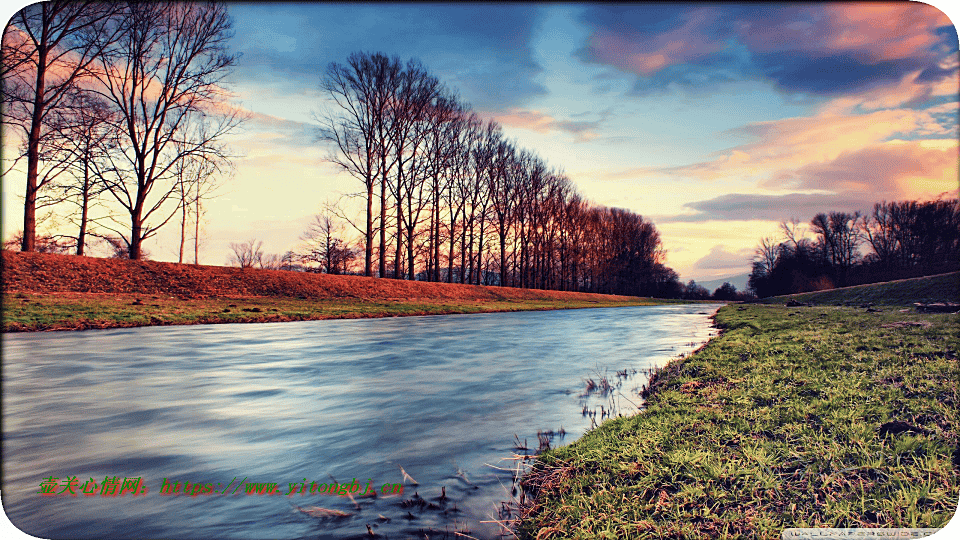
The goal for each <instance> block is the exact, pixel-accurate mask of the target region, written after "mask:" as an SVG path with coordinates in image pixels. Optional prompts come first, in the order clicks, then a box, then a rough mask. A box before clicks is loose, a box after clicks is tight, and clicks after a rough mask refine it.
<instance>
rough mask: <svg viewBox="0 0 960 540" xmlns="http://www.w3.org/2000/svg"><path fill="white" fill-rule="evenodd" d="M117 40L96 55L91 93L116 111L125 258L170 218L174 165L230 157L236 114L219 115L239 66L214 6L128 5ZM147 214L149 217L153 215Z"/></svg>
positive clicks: (222, 10) (223, 12)
mask: <svg viewBox="0 0 960 540" xmlns="http://www.w3.org/2000/svg"><path fill="white" fill-rule="evenodd" d="M117 25H118V29H117V35H118V38H117V39H116V40H114V41H113V42H111V43H105V44H104V46H103V50H102V54H100V55H99V56H98V57H97V63H98V66H97V67H98V69H97V70H96V72H95V76H96V78H97V80H98V83H99V84H97V85H96V86H95V87H94V90H95V91H96V92H97V93H99V94H100V96H101V97H102V98H103V99H104V100H106V101H107V102H108V103H110V105H111V106H112V107H113V108H114V109H115V112H116V115H117V118H118V120H117V122H116V125H115V129H116V130H117V131H118V133H119V137H118V145H117V151H116V152H114V153H113V154H112V158H113V161H112V167H111V170H112V171H114V174H113V175H112V176H111V177H110V178H109V179H108V181H107V186H108V189H109V191H110V193H111V194H112V195H113V197H114V198H115V199H116V200H117V202H119V204H120V205H121V206H122V207H123V208H124V209H125V210H126V212H127V214H128V215H129V227H130V228H129V231H128V232H127V233H126V234H124V233H121V232H120V231H115V232H118V233H119V234H121V236H122V238H123V240H124V242H125V243H126V245H127V248H128V250H129V256H130V258H131V259H139V258H140V257H141V253H142V251H141V249H142V248H141V246H142V243H143V241H144V240H145V239H147V238H149V237H151V236H153V235H154V234H156V232H157V231H158V230H159V229H160V228H161V227H163V225H165V224H166V223H167V222H168V221H170V219H171V218H172V217H173V216H174V215H175V214H176V211H177V209H179V204H176V203H178V202H179V201H177V197H176V196H177V193H178V184H177V181H176V180H177V179H176V174H175V172H176V167H177V166H178V164H180V163H181V161H183V160H187V159H191V158H193V157H195V156H198V155H204V156H217V157H218V158H221V159H227V158H228V155H227V152H226V150H225V148H224V147H223V146H222V139H223V137H224V136H225V135H226V134H228V133H230V132H231V131H233V130H234V128H236V127H237V126H238V125H239V123H240V121H241V120H242V117H241V116H240V115H238V114H237V113H236V112H235V111H231V110H229V109H228V110H227V112H219V111H222V110H223V108H224V100H225V98H226V95H225V92H224V89H223V86H222V83H223V80H224V78H225V77H226V75H227V74H228V72H229V68H230V67H231V66H233V65H234V63H235V62H236V56H234V55H232V54H230V53H229V52H228V48H227V40H228V38H229V37H230V35H231V32H230V28H231V20H230V17H229V15H228V13H227V8H226V6H224V5H222V4H216V3H188V2H129V3H125V4H123V5H122V7H121V11H120V16H119V17H118V18H117ZM151 218H153V219H151Z"/></svg>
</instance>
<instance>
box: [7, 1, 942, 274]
mask: <svg viewBox="0 0 960 540" xmlns="http://www.w3.org/2000/svg"><path fill="white" fill-rule="evenodd" d="M230 12H231V14H232V16H233V17H234V29H235V36H234V38H233V40H232V43H233V47H234V49H235V51H236V52H239V53H240V54H241V57H240V60H239V64H238V66H237V68H236V69H235V70H234V72H233V74H232V75H231V77H230V82H231V84H230V87H229V89H230V90H231V91H232V92H233V93H234V94H235V96H234V103H235V104H237V105H239V106H240V107H242V108H243V109H245V110H246V111H248V112H249V114H250V120H249V121H248V122H247V123H246V125H245V126H244V129H243V131H242V132H241V133H238V134H236V135H235V136H234V137H233V138H232V140H231V144H232V145H233V147H234V148H235V149H236V151H237V153H238V154H239V155H240V156H241V157H239V158H237V159H236V160H235V174H234V176H233V178H232V179H230V180H229V181H225V182H224V183H223V186H222V187H221V189H220V195H219V196H218V198H217V199H216V200H214V201H212V202H211V204H210V206H209V213H208V215H207V222H206V224H205V229H206V240H205V247H204V256H203V259H205V260H201V262H206V263H208V264H224V263H226V259H227V256H228V252H229V250H228V245H229V243H230V242H233V241H243V240H246V239H249V238H253V237H257V238H259V239H261V240H263V241H264V248H265V250H266V251H268V252H274V253H282V252H284V251H286V250H288V249H296V247H297V243H298V235H299V234H300V232H301V231H303V230H304V228H305V227H306V224H307V222H308V221H309V219H310V216H311V214H313V213H315V212H317V211H318V209H319V208H320V205H321V204H322V203H323V202H325V201H333V200H336V199H338V198H339V197H341V196H343V195H348V194H351V193H355V192H357V191H359V188H360V184H359V183H358V182H357V181H355V180H353V179H351V178H349V177H347V176H346V175H340V174H337V172H336V171H335V170H334V169H333V167H331V166H330V165H329V164H327V163H325V162H324V156H325V155H326V153H327V150H326V149H325V148H323V147H322V146H321V145H320V144H319V143H317V142H316V138H315V133H316V130H315V125H314V124H315V123H314V121H313V115H314V113H316V112H317V111H319V110H321V109H322V108H323V107H324V106H325V99H324V96H323V94H322V93H321V91H320V90H319V80H320V76H321V74H322V73H323V71H324V69H325V68H326V66H327V65H328V64H329V63H330V62H343V61H344V60H345V59H346V58H347V56H348V55H349V54H350V53H351V52H354V51H369V52H384V53H387V54H389V55H398V56H399V57H401V58H402V59H408V58H418V59H420V60H421V61H422V62H423V63H424V64H425V65H426V66H427V67H428V68H429V69H430V70H431V72H432V73H433V74H435V75H436V76H438V77H439V78H440V79H441V80H442V81H443V82H445V83H446V84H447V85H448V86H449V87H450V88H451V89H453V90H455V91H456V92H457V93H458V94H459V95H460V97H461V98H462V99H463V101H465V102H468V103H470V104H472V106H473V109H474V110H475V111H477V112H478V113H479V114H480V115H481V116H483V117H486V118H494V119H496V120H498V121H499V122H500V123H501V124H503V125H504V127H505V131H506V133H507V135H508V136H509V137H512V138H514V139H515V140H516V141H517V144H518V146H520V147H523V148H527V149H530V150H534V151H535V152H537V153H538V154H539V155H540V156H542V157H543V158H545V159H546V160H547V161H548V163H549V164H550V165H552V166H555V167H558V168H562V169H563V170H564V171H565V172H566V173H567V174H568V175H569V176H570V178H571V179H572V180H573V181H574V183H575V184H576V185H577V186H578V188H579V190H580V192H581V193H582V194H583V195H584V196H585V197H586V198H588V199H590V200H592V201H594V202H596V203H598V204H603V205H608V206H617V207H623V208H628V209H630V210H633V211H635V212H638V213H640V214H642V215H644V216H646V217H649V218H651V219H652V220H653V221H654V223H655V224H656V225H657V227H658V229H659V230H660V232H661V235H662V238H663V241H664V244H665V247H666V249H667V259H668V260H667V264H668V265H669V266H671V267H673V268H674V269H676V270H677V271H679V272H680V274H681V278H682V279H683V280H684V281H686V280H688V279H691V278H693V279H698V280H710V279H715V278H718V277H723V276H727V275H733V274H740V273H745V272H747V271H749V267H750V258H751V255H752V251H753V248H754V247H755V246H756V244H757V243H758V241H759V239H760V238H761V237H762V236H769V235H775V234H776V231H777V224H778V222H780V221H784V220H789V219H791V218H798V219H800V220H802V221H809V220H810V219H811V218H812V217H813V215H814V214H815V213H817V212H820V211H828V210H868V209H869V208H870V207H871V206H872V204H873V203H874V202H877V201H880V200H895V199H903V198H929V197H934V196H936V195H938V194H940V193H943V192H952V193H953V194H954V195H955V194H956V189H957V175H958V162H957V155H958V150H957V139H958V134H957V112H958V103H957V101H958V98H957V95H958V71H957V70H958V53H957V36H956V31H955V28H954V26H953V23H952V22H951V21H950V19H949V18H948V17H947V16H946V15H945V14H943V13H942V12H941V11H940V10H939V9H937V8H934V7H930V6H928V5H925V4H920V3H895V4H881V3H864V4H856V3H847V4H782V3H780V4H746V5H734V4H717V5H711V4H702V3H698V4H690V5H685V4H675V3H671V4H662V5H653V4H625V5H577V4H557V5H550V4H517V5H514V4H449V5H447V4H403V5H394V4H380V3H376V4H360V5H355V4H341V3H337V4H309V3H305V4H288V3H286V4H285V3H261V4H253V3H238V4H230ZM951 15H953V14H951ZM20 186H22V181H18V180H17V179H16V178H14V177H13V176H11V177H10V178H5V179H4V186H3V189H4V203H5V205H7V206H6V208H11V206H10V205H9V201H10V200H11V199H12V198H13V196H14V195H17V194H19V191H20V190H21V189H22V188H21V187H20ZM346 204H347V205H348V206H349V204H350V203H349V202H347V203H346ZM13 208H15V206H14V207H13ZM5 214H6V215H7V217H5V221H4V224H5V225H6V231H5V234H6V233H8V232H9V231H10V230H11V229H10V225H8V223H10V221H8V220H9V219H10V218H9V216H10V214H19V213H18V212H5ZM19 219H22V215H17V216H15V217H14V218H13V219H12V221H13V223H16V222H17V221H18V220H19ZM13 227H14V228H18V227H16V225H13ZM176 246H177V243H176V239H175V231H173V230H172V229H171V230H170V231H168V232H167V233H162V234H161V235H160V236H159V237H158V238H157V239H156V240H155V241H154V242H153V243H152V245H147V249H148V250H149V251H150V252H151V254H152V256H153V257H154V258H155V259H159V260H170V259H175V250H176Z"/></svg>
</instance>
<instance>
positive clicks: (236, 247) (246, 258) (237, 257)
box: [230, 239, 263, 268]
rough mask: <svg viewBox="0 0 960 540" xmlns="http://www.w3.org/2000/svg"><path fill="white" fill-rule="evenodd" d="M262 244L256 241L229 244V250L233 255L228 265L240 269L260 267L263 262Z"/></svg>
mask: <svg viewBox="0 0 960 540" xmlns="http://www.w3.org/2000/svg"><path fill="white" fill-rule="evenodd" d="M262 248H263V242H261V241H259V240H257V239H251V240H247V241H246V242H243V243H239V244H238V243H235V242H231V243H230V250H231V251H232V252H233V255H232V256H231V258H230V263H231V264H234V265H237V266H239V267H240V268H253V266H254V265H261V264H262V261H263V249H262Z"/></svg>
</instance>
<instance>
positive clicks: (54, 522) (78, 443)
mask: <svg viewBox="0 0 960 540" xmlns="http://www.w3.org/2000/svg"><path fill="white" fill-rule="evenodd" d="M716 307H717V306H713V305H710V306H705V305H692V306H691V305H685V306H651V307H632V308H612V309H588V310H571V311H551V312H522V313H496V314H479V315H447V316H433V317H409V318H396V319H364V320H341V321H307V322H299V323H275V324H253V325H214V326H181V327H155V328H137V329H117V330H99V331H86V332H68V333H55V334H16V335H6V336H4V342H3V353H4V355H3V358H4V362H3V380H4V393H3V415H4V416H3V429H4V442H3V459H4V463H3V466H4V470H3V472H4V476H3V482H4V484H3V494H4V504H5V507H6V511H7V513H8V515H9V516H10V519H11V520H12V521H13V522H14V523H15V524H17V525H18V526H19V527H20V528H22V529H24V530H25V531H27V532H29V533H30V534H33V535H36V536H41V537H47V538H58V537H70V538H129V537H141V536H144V537H146V536H148V537H176V538H211V537H217V538H263V537H265V536H270V537H276V538H318V537H322V538H328V537H329V538H348V537H352V536H357V537H362V536H363V535H366V534H367V528H366V526H367V525H370V526H371V530H373V531H374V532H376V533H378V534H382V535H387V536H389V537H390V538H403V537H407V536H414V535H415V536H417V537H419V538H423V534H422V532H421V531H426V532H427V534H428V535H430V536H431V537H438V538H439V537H443V533H444V532H446V533H448V534H449V536H451V537H452V535H453V532H454V531H455V530H458V531H461V532H465V531H466V530H469V534H470V535H471V536H475V537H478V538H481V537H495V536H496V535H497V533H498V527H497V526H496V525H493V524H484V523H481V521H484V520H489V519H490V518H491V517H492V516H495V515H496V514H495V511H496V510H495V509H496V508H497V506H498V504H499V502H500V501H502V500H504V499H505V498H508V497H509V494H508V493H506V489H505V488H504V487H503V485H502V484H503V483H506V486H507V489H508V488H509V482H510V475H509V474H507V473H504V472H502V471H497V470H496V469H493V468H490V467H488V466H486V465H485V464H497V462H498V460H500V459H501V458H503V457H506V456H509V455H510V454H511V453H512V452H513V451H514V446H515V444H516V441H515V436H516V438H517V439H519V440H521V441H524V440H526V441H528V442H527V445H528V446H531V447H533V448H536V446H537V435H536V433H537V431H539V430H543V431H547V430H554V431H559V429H560V428H561V427H562V428H563V430H564V431H565V432H566V437H565V438H564V439H563V440H559V439H558V440H557V442H561V443H564V442H567V443H568V442H570V441H572V440H573V439H574V438H576V437H579V436H580V435H581V434H583V433H584V431H585V430H587V429H588V428H589V427H590V425H591V421H592V418H591V416H590V415H589V414H587V415H585V414H584V413H585V411H599V410H600V409H599V408H600V407H601V406H603V407H605V408H609V397H610V396H600V395H599V394H598V393H596V392H594V393H592V394H591V395H589V396H583V394H584V392H585V390H586V387H585V381H586V380H587V379H590V378H592V379H595V380H599V379H600V376H602V375H606V376H608V380H610V381H620V383H621V385H622V386H621V387H620V392H622V394H623V395H626V396H630V395H631V394H633V395H635V391H632V390H633V389H634V388H637V387H639V386H640V385H642V384H643V383H644V382H645V380H644V378H643V373H644V371H645V370H647V369H649V368H651V367H653V366H654V365H657V364H662V363H664V362H665V361H667V360H668V359H669V358H670V357H673V356H676V355H677V354H680V353H683V352H687V351H689V350H692V349H693V348H695V347H696V346H699V344H701V343H702V342H703V341H705V340H706V339H707V338H708V336H709V335H710V333H711V331H712V330H711V329H710V326H709V320H708V314H712V313H713V312H714V311H715V309H716ZM619 370H627V373H628V374H629V375H631V376H629V377H623V378H621V377H617V376H615V372H616V371H619ZM634 370H636V375H633V373H634ZM620 403H621V405H624V406H627V403H626V402H624V401H622V400H621V402H620ZM596 419H597V420H599V419H600V418H599V416H598V417H597V418H596ZM400 467H403V468H404V469H405V470H406V472H407V473H409V475H410V476H412V477H413V478H415V479H416V480H417V481H419V485H416V486H413V485H410V484H409V483H408V485H407V486H406V488H405V489H406V492H405V493H404V496H403V497H393V498H385V497H378V498H375V499H374V498H364V499H357V500H356V503H357V505H356V506H355V505H354V503H353V502H351V501H350V500H349V499H346V498H343V497H336V496H331V495H322V496H320V495H309V494H306V495H301V494H296V495H292V496H289V497H288V496H286V495H285V494H286V493H287V492H288V491H289V483H301V482H307V483H312V482H317V483H318V484H320V483H328V482H330V478H331V477H333V478H335V479H336V480H337V481H340V482H349V481H351V480H352V479H354V478H356V479H357V482H359V483H362V484H363V485H364V486H366V484H367V482H368V481H369V482H372V483H373V485H378V486H379V485H382V484H384V483H397V482H401V480H402V475H401V470H400ZM51 476H52V477H55V478H59V479H60V480H61V482H64V481H66V479H67V478H68V477H71V476H76V477H77V479H78V481H79V482H80V483H81V484H82V483H84V482H86V481H88V480H90V479H93V480H94V481H95V482H97V483H101V482H102V481H103V479H104V477H107V476H109V477H113V476H118V477H119V478H120V479H121V480H122V479H123V478H124V477H129V478H133V477H142V478H143V479H144V481H145V482H146V484H147V486H148V488H149V489H150V492H149V493H148V494H146V495H143V496H139V497H133V496H131V495H130V494H126V495H124V496H123V497H116V498H111V497H101V496H92V497H85V496H83V495H79V496H78V497H76V498H74V497H69V496H57V497H41V496H40V495H38V494H37V492H38V490H39V483H40V482H41V480H42V479H45V478H48V477H51ZM165 478H166V479H168V480H176V481H180V482H184V481H190V482H200V483H202V484H207V483H210V484H213V485H214V486H215V487H214V490H215V491H217V492H219V491H225V490H226V487H227V485H232V486H234V487H235V486H237V485H239V484H240V483H242V482H243V481H244V479H245V480H246V482H276V483H278V484H279V487H280V489H281V490H282V493H283V495H279V496H268V495H251V496H247V495H240V494H237V495H233V494H232V491H231V494H227V495H222V494H220V493H215V494H210V495H200V496H197V497H184V496H170V495H161V494H160V493H159V492H160V486H161V482H162V481H163V479H165ZM442 490H443V492H445V495H446V498H445V499H444V500H442V501H437V500H434V498H438V497H440V496H441V492H442ZM241 491H242V490H241ZM414 493H416V494H417V496H418V497H423V498H424V500H426V501H429V502H428V503H424V504H423V505H420V504H414V503H409V502H407V503H403V501H409V500H410V499H411V497H412V496H413V494H414ZM414 500H415V499H414ZM430 504H432V505H433V506H436V507H437V508H432V507H430ZM295 507H300V508H301V509H305V508H308V507H322V508H324V509H331V510H338V511H342V512H348V513H349V514H350V515H349V516H346V517H342V518H317V517H312V516H309V515H306V514H305V513H303V512H300V511H297V510H296V508H295ZM358 507H359V509H358Z"/></svg>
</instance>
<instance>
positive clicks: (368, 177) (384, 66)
mask: <svg viewBox="0 0 960 540" xmlns="http://www.w3.org/2000/svg"><path fill="white" fill-rule="evenodd" d="M401 70H402V66H401V64H400V59H399V58H397V57H392V58H391V57H388V56H386V55H383V54H380V53H376V54H368V53H353V54H351V55H350V57H349V58H348V60H347V63H346V64H339V63H337V62H333V63H331V64H330V65H329V66H327V70H326V72H325V73H324V75H323V78H322V80H321V83H320V87H321V89H323V90H324V92H325V93H326V94H327V96H328V97H329V98H330V99H331V100H332V105H331V107H329V108H328V109H327V110H325V111H323V112H321V113H318V114H317V115H315V116H316V118H317V120H318V122H319V123H320V126H321V128H320V138H321V139H322V140H324V141H327V142H329V143H331V144H332V146H333V152H332V153H331V154H330V155H329V156H328V158H327V160H328V161H330V162H331V163H334V164H335V165H337V166H339V167H340V168H341V169H342V170H344V171H346V172H347V173H349V174H350V175H352V176H354V177H355V178H357V179H359V180H360V181H361V182H362V183H363V186H364V189H365V197H366V199H365V203H366V215H365V217H366V224H365V227H364V229H363V234H364V275H365V276H372V275H373V235H374V217H373V203H374V188H375V187H376V185H377V183H378V182H379V183H380V185H381V190H380V200H381V205H380V212H379V215H380V222H381V224H380V231H381V241H380V244H381V245H380V275H381V276H382V275H383V274H384V271H385V262H384V253H385V247H386V238H385V236H384V235H385V231H384V228H383V220H384V215H385V211H386V175H387V174H388V172H389V166H388V157H387V152H388V149H387V136H388V135H387V134H388V132H389V127H388V126H387V118H386V114H387V113H386V111H387V108H388V107H389V106H390V104H391V102H392V100H393V97H392V96H393V95H394V94H395V93H396V88H397V86H398V85H399V80H400V72H401Z"/></svg>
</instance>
